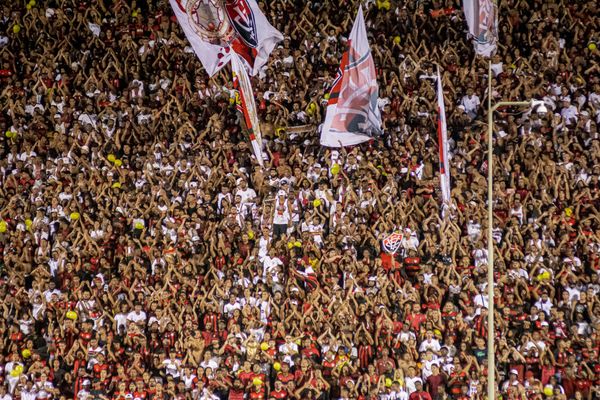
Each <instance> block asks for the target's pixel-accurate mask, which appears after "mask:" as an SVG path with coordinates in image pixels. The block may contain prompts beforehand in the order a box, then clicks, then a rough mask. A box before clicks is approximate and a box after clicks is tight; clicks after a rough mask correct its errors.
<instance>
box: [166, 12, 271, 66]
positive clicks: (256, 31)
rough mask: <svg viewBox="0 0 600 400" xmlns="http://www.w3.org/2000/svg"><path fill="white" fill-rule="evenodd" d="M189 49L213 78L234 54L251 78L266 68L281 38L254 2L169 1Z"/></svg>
mask: <svg viewBox="0 0 600 400" xmlns="http://www.w3.org/2000/svg"><path fill="white" fill-rule="evenodd" d="M169 1H170V2H171V7H172V8H173V12H174V13H175V16H176V17H177V21H178V22H179V24H180V25H181V28H182V29H183V32H184V33H185V36H186V37H187V39H188V40H189V42H190V44H191V46H192V49H193V50H194V52H195V53H196V55H197V56H198V58H199V59H200V62H202V65H203V66H204V69H205V70H206V72H207V73H208V75H210V76H213V75H214V74H216V73H217V72H218V71H219V70H220V69H221V68H223V67H224V66H225V65H227V63H228V62H229V61H230V59H231V55H232V53H234V52H235V53H237V54H238V55H239V56H240V57H241V58H242V59H243V60H244V62H245V63H246V67H247V68H248V70H249V71H250V74H251V75H256V74H257V73H258V71H259V70H260V69H261V68H262V67H263V66H264V65H265V64H266V62H267V59H268V58H269V55H270V54H271V52H272V51H273V49H274V48H275V45H276V44H277V43H278V42H279V41H281V40H283V35H282V34H281V33H280V32H279V31H278V30H277V29H275V28H274V27H273V26H272V25H271V24H270V23H269V21H267V18H266V17H265V15H264V14H263V13H262V11H261V10H260V8H259V7H258V4H256V0H169Z"/></svg>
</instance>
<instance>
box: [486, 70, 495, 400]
mask: <svg viewBox="0 0 600 400" xmlns="http://www.w3.org/2000/svg"><path fill="white" fill-rule="evenodd" d="M493 115H494V110H493V109H492V60H491V59H490V60H489V61H488V116H487V117H488V138H487V139H488V152H487V153H488V154H487V156H488V166H487V169H488V182H487V183H488V188H487V190H488V196H487V197H488V229H487V240H488V265H487V287H488V316H487V317H488V321H487V322H488V337H487V341H488V357H487V370H488V400H495V398H496V360H495V357H496V348H495V343H494V336H495V335H494V330H495V328H494V244H493V242H492V237H493V229H492V225H493V223H494V215H493V210H494V206H493V204H494V201H493V200H494V199H493V196H494V193H493V180H494V172H493V165H492V163H493V156H494V154H493V147H494V146H493V140H494V129H493V126H492V125H493V123H494V120H493Z"/></svg>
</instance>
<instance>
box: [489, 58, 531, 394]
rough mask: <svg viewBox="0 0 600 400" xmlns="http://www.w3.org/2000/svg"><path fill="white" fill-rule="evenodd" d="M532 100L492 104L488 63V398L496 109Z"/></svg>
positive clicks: (492, 390) (492, 358)
mask: <svg viewBox="0 0 600 400" xmlns="http://www.w3.org/2000/svg"><path fill="white" fill-rule="evenodd" d="M531 104H532V102H531V101H501V102H499V103H496V104H494V105H493V106H492V62H491V60H490V61H489V63H488V115H487V117H488V135H487V136H488V138H487V140H488V151H487V153H488V166H487V168H488V179H487V184H488V196H487V198H488V226H487V242H488V243H487V244H488V255H487V291H488V316H487V317H488V320H487V328H488V329H487V331H488V337H487V370H488V387H487V389H488V400H496V343H495V336H496V330H495V328H494V240H493V232H494V229H493V228H494V214H493V212H494V187H493V185H494V164H493V156H494V153H493V149H494V111H496V110H497V109H498V108H499V107H504V106H531Z"/></svg>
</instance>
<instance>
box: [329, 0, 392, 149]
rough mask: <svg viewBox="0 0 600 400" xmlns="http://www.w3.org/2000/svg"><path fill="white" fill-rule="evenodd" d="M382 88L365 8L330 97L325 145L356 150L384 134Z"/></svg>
mask: <svg viewBox="0 0 600 400" xmlns="http://www.w3.org/2000/svg"><path fill="white" fill-rule="evenodd" d="M378 98H379V87H378V86H377V76H376V72H375V63H374V62H373V56H372V55H371V49H370V48H369V42H368V40H367V30H366V28H365V19H364V17H363V11H362V6H361V7H359V9H358V15H357V16H356V20H355V21H354V26H353V27H352V32H350V37H349V38H348V49H347V50H346V51H345V52H344V55H343V56H342V61H341V63H340V68H339V70H338V75H337V77H336V79H335V81H334V83H333V87H332V88H331V91H330V93H329V100H328V103H327V114H326V116H325V123H324V124H323V129H322V131H321V144H322V145H323V146H328V147H340V146H352V145H355V144H359V143H362V142H366V141H367V140H370V139H371V138H373V137H374V136H377V135H380V134H381V113H380V112H379V108H378V107H377V100H378Z"/></svg>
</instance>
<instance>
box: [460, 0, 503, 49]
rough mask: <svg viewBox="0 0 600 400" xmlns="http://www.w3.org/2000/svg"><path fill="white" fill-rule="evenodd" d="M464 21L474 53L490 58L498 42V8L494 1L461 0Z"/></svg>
mask: <svg viewBox="0 0 600 400" xmlns="http://www.w3.org/2000/svg"><path fill="white" fill-rule="evenodd" d="M463 9H464V12H465V19H466V20H467V25H469V33H470V36H472V37H473V39H474V44H475V52H476V53H477V54H479V55H481V56H484V57H490V56H492V55H493V54H494V53H495V52H496V47H497V42H498V6H497V5H496V1H495V0H463Z"/></svg>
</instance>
